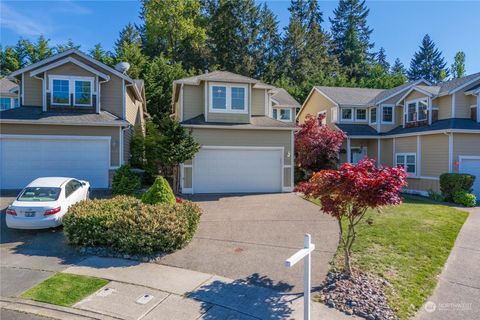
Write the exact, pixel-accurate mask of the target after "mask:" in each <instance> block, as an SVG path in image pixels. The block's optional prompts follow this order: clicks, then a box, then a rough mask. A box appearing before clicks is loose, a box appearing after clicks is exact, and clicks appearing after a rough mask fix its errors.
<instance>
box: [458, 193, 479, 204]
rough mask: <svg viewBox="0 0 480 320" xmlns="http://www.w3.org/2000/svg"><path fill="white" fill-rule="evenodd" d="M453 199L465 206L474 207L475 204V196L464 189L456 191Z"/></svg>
mask: <svg viewBox="0 0 480 320" xmlns="http://www.w3.org/2000/svg"><path fill="white" fill-rule="evenodd" d="M453 201H454V202H455V203H458V204H462V205H464V206H465V207H475V206H476V205H477V197H476V196H475V195H474V194H473V193H468V192H466V191H457V192H455V194H454V195H453Z"/></svg>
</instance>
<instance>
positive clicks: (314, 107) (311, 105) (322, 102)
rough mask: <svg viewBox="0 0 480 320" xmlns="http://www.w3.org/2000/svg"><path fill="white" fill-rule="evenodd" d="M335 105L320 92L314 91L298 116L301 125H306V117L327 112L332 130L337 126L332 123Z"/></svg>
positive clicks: (328, 123) (328, 122)
mask: <svg viewBox="0 0 480 320" xmlns="http://www.w3.org/2000/svg"><path fill="white" fill-rule="evenodd" d="M333 107H335V104H334V103H333V102H331V101H330V100H328V99H327V98H325V97H324V96H323V95H321V94H320V93H318V91H316V90H315V91H313V92H312V94H311V96H310V98H309V99H308V100H307V101H306V102H305V105H304V107H303V108H302V110H301V111H300V113H299V114H298V122H299V123H300V124H303V123H305V119H306V116H307V115H309V114H311V115H314V116H316V115H317V114H318V113H319V112H321V111H327V125H328V126H329V127H330V128H332V127H334V126H335V125H334V124H333V123H332V122H331V121H332V108H333Z"/></svg>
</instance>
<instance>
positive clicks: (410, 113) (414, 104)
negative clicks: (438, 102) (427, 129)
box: [406, 99, 428, 122]
mask: <svg viewBox="0 0 480 320" xmlns="http://www.w3.org/2000/svg"><path fill="white" fill-rule="evenodd" d="M406 105H407V109H406V113H407V122H414V121H422V120H426V119H427V115H428V101H427V100H426V99H422V100H414V101H407V103H406Z"/></svg>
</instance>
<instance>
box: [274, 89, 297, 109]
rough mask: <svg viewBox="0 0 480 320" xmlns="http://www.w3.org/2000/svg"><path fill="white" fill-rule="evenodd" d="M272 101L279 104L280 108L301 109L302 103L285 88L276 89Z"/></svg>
mask: <svg viewBox="0 0 480 320" xmlns="http://www.w3.org/2000/svg"><path fill="white" fill-rule="evenodd" d="M275 91H277V93H275V94H274V95H272V99H274V100H275V101H277V102H278V106H289V107H300V103H298V102H297V100H295V99H294V98H293V97H292V96H291V95H290V94H289V93H288V92H287V90H285V89H283V88H276V89H275Z"/></svg>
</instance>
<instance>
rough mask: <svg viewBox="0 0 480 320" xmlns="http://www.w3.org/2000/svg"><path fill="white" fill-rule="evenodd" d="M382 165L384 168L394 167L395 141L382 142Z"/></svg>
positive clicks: (382, 140) (384, 140)
mask: <svg viewBox="0 0 480 320" xmlns="http://www.w3.org/2000/svg"><path fill="white" fill-rule="evenodd" d="M380 148H381V149H380V152H381V156H380V163H381V165H382V166H393V139H381V140H380Z"/></svg>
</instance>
